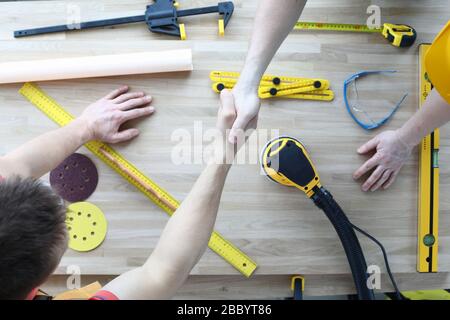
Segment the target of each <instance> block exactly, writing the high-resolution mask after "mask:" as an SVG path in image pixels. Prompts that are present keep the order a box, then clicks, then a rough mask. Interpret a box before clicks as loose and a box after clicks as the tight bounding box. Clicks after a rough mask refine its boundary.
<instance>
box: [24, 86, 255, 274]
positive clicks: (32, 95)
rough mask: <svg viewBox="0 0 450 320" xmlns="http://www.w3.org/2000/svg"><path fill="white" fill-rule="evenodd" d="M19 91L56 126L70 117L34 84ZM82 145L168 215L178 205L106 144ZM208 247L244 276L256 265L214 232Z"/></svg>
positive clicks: (63, 123) (67, 120)
mask: <svg viewBox="0 0 450 320" xmlns="http://www.w3.org/2000/svg"><path fill="white" fill-rule="evenodd" d="M19 92H20V93H21V94H22V95H23V96H24V97H25V98H27V99H28V100H29V101H30V102H31V103H32V104H34V105H35V106H36V107H37V108H39V109H40V110H41V111H42V112H43V113H44V114H46V115H47V116H48V117H49V118H50V119H51V120H53V121H54V122H56V123H57V124H58V125H60V126H65V125H67V124H68V123H69V122H71V121H72V120H73V119H74V117H73V116H72V115H71V114H70V113H68V112H67V111H65V110H64V109H63V108H62V107H61V106H60V105H59V104H58V103H57V102H56V101H55V100H53V99H52V98H51V97H49V96H48V95H47V94H46V93H45V92H44V91H42V90H41V89H40V88H39V87H38V86H37V85H35V84H32V83H26V84H24V86H23V87H22V88H21V89H20V91H19ZM84 146H85V147H86V148H87V149H89V150H90V151H91V152H92V153H93V154H95V155H96V156H97V157H98V158H100V159H101V160H102V161H103V162H104V163H106V164H107V165H109V166H110V167H111V168H113V169H114V170H115V171H116V172H117V173H119V174H120V175H121V176H122V177H124V178H125V179H126V180H127V181H128V182H129V183H131V184H132V185H133V186H135V187H136V188H137V189H138V190H139V191H141V192H142V193H143V194H145V195H146V196H147V197H148V198H149V199H150V200H152V201H153V202H155V203H156V204H157V205H158V206H160V207H161V208H162V209H163V210H164V211H166V212H167V213H168V214H169V216H171V215H172V214H173V213H174V212H175V210H176V209H177V208H178V207H179V202H178V201H177V200H176V199H175V198H173V197H172V196H171V195H170V194H169V193H168V192H167V191H165V190H164V189H162V188H161V187H160V186H158V185H157V184H156V183H155V182H153V181H152V180H151V179H150V178H148V177H147V176H146V175H144V174H143V173H142V172H141V171H139V169H137V168H136V167H135V166H134V165H133V164H132V163H130V162H129V161H128V160H126V159H125V158H124V157H123V156H122V155H120V154H119V153H118V152H117V151H115V150H114V149H113V148H112V147H110V146H109V145H107V144H106V143H103V142H100V141H91V142H88V143H86V144H85V145H84ZM208 246H209V248H211V249H212V250H213V251H214V252H216V253H217V254H218V255H220V256H221V257H222V258H223V259H225V261H227V262H228V263H230V264H231V265H232V266H233V267H235V268H236V269H237V270H239V271H240V272H241V273H242V274H243V275H245V276H246V277H250V276H251V275H252V273H253V272H254V271H255V269H256V268H257V264H256V263H255V262H254V261H253V260H252V259H250V258H249V257H248V256H247V255H246V254H244V253H243V252H242V251H241V250H239V249H238V248H237V247H236V246H234V245H233V244H232V243H231V242H230V241H228V240H226V239H225V238H223V237H222V235H220V234H219V233H218V232H217V231H214V232H213V233H212V235H211V239H210V240H209V243H208Z"/></svg>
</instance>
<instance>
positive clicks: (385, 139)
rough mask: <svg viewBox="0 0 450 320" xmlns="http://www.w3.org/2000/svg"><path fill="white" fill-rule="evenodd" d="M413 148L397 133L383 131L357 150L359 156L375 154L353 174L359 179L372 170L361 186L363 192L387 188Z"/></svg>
mask: <svg viewBox="0 0 450 320" xmlns="http://www.w3.org/2000/svg"><path fill="white" fill-rule="evenodd" d="M412 149H413V146H411V145H409V144H407V143H405V142H404V141H402V139H401V138H400V135H399V133H398V130H397V131H385V132H382V133H380V134H379V135H377V136H376V137H375V138H373V139H372V140H370V141H368V142H367V143H365V144H364V145H362V146H361V147H360V148H359V149H358V153H359V154H366V153H368V152H370V151H373V150H375V151H376V152H375V154H374V155H373V156H372V157H371V158H370V159H369V160H367V161H366V163H364V164H363V165H362V166H361V167H360V168H359V169H358V170H356V171H355V172H354V173H353V178H354V179H355V180H356V179H359V178H361V176H363V175H364V174H366V173H368V172H369V171H371V170H372V169H374V170H373V172H372V174H371V175H370V177H369V178H368V179H367V180H366V181H365V182H364V184H363V185H362V190H363V191H369V190H370V191H375V190H377V189H379V188H380V187H382V188H383V189H387V188H389V186H390V185H391V184H392V183H393V182H394V180H395V178H396V177H397V175H398V172H399V171H400V169H401V168H402V166H403V164H404V163H405V162H406V160H407V159H408V157H409V155H410V154H411V151H412Z"/></svg>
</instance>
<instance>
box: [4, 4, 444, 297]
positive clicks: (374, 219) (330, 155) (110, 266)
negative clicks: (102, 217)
mask: <svg viewBox="0 0 450 320" xmlns="http://www.w3.org/2000/svg"><path fill="white" fill-rule="evenodd" d="M372 2H373V3H374V4H378V5H380V6H381V8H382V20H383V22H393V23H405V24H410V25H412V26H414V27H415V28H416V30H417V32H418V39H417V41H416V43H415V44H414V45H413V46H412V47H411V48H407V49H399V48H396V47H393V46H391V45H389V44H387V42H386V40H385V39H384V38H382V37H381V36H378V35H376V34H350V33H330V32H315V31H308V32H300V31H293V32H292V33H291V34H290V35H289V37H288V38H287V40H286V41H285V42H284V44H283V45H282V47H281V49H280V50H279V52H278V53H277V55H276V56H275V58H274V59H273V61H272V63H271V65H270V66H269V69H268V72H269V73H272V74H278V75H290V76H304V77H316V78H325V79H328V80H329V81H330V83H331V87H332V89H333V90H334V92H335V95H336V97H335V99H334V101H333V102H314V101H300V100H264V101H263V104H262V107H261V112H260V120H259V127H260V128H261V129H276V130H278V132H279V134H283V135H291V136H294V137H297V138H299V139H300V140H301V141H302V142H303V143H304V144H305V145H306V146H307V148H308V150H309V152H310V154H311V156H312V158H313V161H314V162H315V164H316V167H317V169H318V171H319V174H320V176H321V180H322V183H323V185H325V186H326V187H327V188H328V189H329V190H330V191H331V192H332V193H333V195H334V197H335V198H336V199H337V201H338V202H339V203H340V205H341V206H342V208H343V209H344V210H345V212H346V213H347V215H348V216H349V218H350V219H351V220H352V222H353V223H354V224H356V225H358V226H360V227H361V228H363V229H365V230H366V231H368V232H370V233H371V234H372V235H373V236H375V237H377V238H378V239H379V240H380V241H381V242H382V243H383V244H384V245H385V247H386V249H387V251H388V253H389V257H390V262H391V268H392V270H393V272H395V273H399V274H414V272H415V270H416V242H417V238H416V236H417V230H416V229H417V171H418V167H417V163H418V157H417V152H416V151H415V152H414V156H413V157H411V159H410V160H409V161H408V162H407V164H406V165H405V166H404V168H403V169H402V171H401V175H400V176H399V177H398V179H397V181H396V182H395V183H394V185H393V186H392V187H391V188H390V189H389V190H388V191H383V192H374V193H363V192H361V191H360V185H359V184H358V183H356V182H354V181H353V180H352V176H351V174H352V172H353V171H354V170H355V169H356V168H358V167H359V166H360V165H361V164H362V163H363V162H364V161H365V160H366V157H363V156H358V155H357V154H356V149H357V147H358V146H359V145H361V144H362V143H363V142H365V141H367V140H368V139H369V138H371V137H373V136H374V135H376V134H377V133H379V132H381V130H375V131H370V132H367V131H364V130H363V129H361V128H360V127H358V126H357V125H356V124H355V123H354V122H353V121H352V120H351V118H350V117H349V115H348V113H347V111H346V110H345V106H344V103H343V96H342V87H343V81H344V80H345V79H346V78H347V77H348V76H350V75H351V74H353V73H355V72H358V71H362V70H386V69H395V70H397V71H398V73H397V74H396V75H395V77H393V78H392V79H391V80H390V81H389V82H383V83H374V84H373V86H371V87H369V88H366V92H368V93H369V94H371V95H372V99H374V100H379V103H380V105H381V104H386V103H394V102H395V100H396V97H397V96H398V94H399V92H408V94H409V95H408V97H407V99H406V101H405V102H404V103H403V105H402V106H401V108H400V109H399V111H398V112H397V113H396V114H395V116H394V117H393V119H392V121H390V122H389V123H388V124H387V125H386V126H384V127H383V128H382V130H385V129H395V128H398V127H399V126H400V125H401V124H402V123H403V122H404V121H405V120H406V119H408V118H409V117H410V116H411V115H412V114H413V113H414V111H415V110H416V109H417V107H418V104H417V101H418V90H417V88H418V64H417V62H418V45H419V44H420V43H422V42H431V41H432V40H433V37H434V35H436V34H437V32H438V31H439V30H440V29H441V28H442V26H443V25H444V24H445V23H446V21H447V20H448V17H449V14H448V13H450V9H449V8H450V6H449V1H447V0H430V1H426V2H425V1H416V2H412V1H406V0H404V1H401V0H395V1H372ZM370 3H371V1H354V0H340V1H335V0H314V1H310V2H309V3H308V4H307V7H306V8H305V10H304V13H303V15H302V20H305V21H321V22H337V23H365V20H366V17H367V15H366V8H367V6H368V5H369V4H370ZM146 4H148V1H142V0H138V1H131V0H122V1H113V0H102V1H100V0H99V1H95V2H92V1H70V2H69V1H67V2H66V1H18V2H2V3H0V21H1V22H2V28H0V60H1V61H14V60H31V59H45V58H59V57H72V56H81V55H98V54H110V53H127V52H141V51H152V50H165V49H174V48H192V50H193V59H194V71H192V72H190V73H174V74H159V75H138V76H121V77H109V78H96V79H79V80H67V81H52V82H41V83H39V85H40V86H41V87H42V88H43V89H44V90H45V91H46V92H47V93H49V94H50V95H51V96H52V97H54V98H55V99H56V100H57V101H58V102H59V103H60V104H61V105H63V106H64V107H65V108H67V110H69V111H70V112H72V113H73V114H75V115H78V114H80V113H81V112H82V110H83V109H84V108H85V107H86V106H87V105H88V104H89V103H90V102H93V101H95V100H96V99H97V98H100V97H101V96H103V95H104V94H106V93H107V92H108V91H110V90H112V89H114V88H115V87H117V86H118V85H120V84H128V85H130V86H131V87H132V89H134V90H145V91H146V92H148V93H150V94H151V95H152V96H153V98H154V103H153V105H154V106H155V107H156V109H157V112H156V114H155V115H154V116H153V117H151V118H149V119H146V120H143V121H139V122H136V123H135V124H136V126H137V127H138V128H139V129H140V130H141V132H142V133H141V135H140V136H139V137H138V138H137V139H136V140H134V141H133V142H131V143H129V144H122V145H118V146H116V148H117V149H118V150H119V151H120V152H121V153H122V154H124V155H125V156H126V157H127V158H128V159H129V160H130V161H132V162H133V163H134V164H135V165H136V166H137V167H138V168H140V169H141V170H142V171H143V172H144V173H146V174H147V175H148V176H149V177H151V178H152V179H153V180H155V181H156V182H158V183H159V184H160V185H161V186H163V187H164V188H165V189H166V190H168V191H169V192H170V193H171V194H172V195H174V196H175V197H176V198H177V199H179V200H182V199H183V198H184V197H185V196H186V195H187V193H188V192H189V190H190V188H191V187H192V185H193V183H194V181H195V180H196V178H197V176H198V175H199V173H200V172H201V170H202V168H203V165H201V164H195V163H194V164H183V165H176V164H174V163H173V161H172V152H173V150H174V147H175V146H176V145H177V141H174V139H173V135H174V132H175V133H176V132H177V131H176V130H180V129H184V130H187V131H188V132H190V133H191V134H193V132H194V128H195V127H196V126H199V125H202V127H203V130H207V129H208V128H211V127H213V126H214V123H215V117H216V111H217V107H218V105H219V100H218V96H217V94H216V93H214V92H213V91H212V90H211V89H210V80H209V78H208V74H209V72H210V71H211V70H227V71H239V70H240V69H241V67H242V65H243V62H244V59H245V55H246V51H247V41H248V38H249V36H250V33H251V29H252V21H253V16H254V13H255V7H256V4H257V1H254V0H247V1H244V0H235V1H234V4H235V12H234V15H233V17H232V19H231V22H230V24H229V26H228V27H227V29H226V34H225V37H219V36H218V35H217V21H216V17H215V16H214V15H209V16H203V17H195V18H190V19H189V18H187V19H185V20H184V21H185V23H186V29H187V35H188V40H187V41H180V40H177V39H175V38H172V37H170V36H163V35H157V34H154V33H151V32H149V31H148V30H147V27H146V26H145V24H131V25H123V26H117V27H114V28H106V29H96V30H89V31H81V32H74V33H67V34H54V35H45V36H39V37H33V38H24V39H14V38H13V36H12V34H13V31H14V30H17V29H24V28H31V27H39V26H45V25H52V24H59V23H65V21H66V16H67V12H73V10H74V9H73V8H74V5H79V8H81V9H80V11H79V12H80V13H81V17H82V20H83V21H85V20H92V19H98V18H109V17H117V16H127V15H136V14H142V13H143V11H144V10H145V6H146ZM211 4H214V1H187V0H186V1H181V6H182V7H183V8H189V7H194V6H200V5H211ZM0 73H1V70H0ZM369 81H370V80H369ZM394 81H395V82H394ZM19 88H20V84H12V85H1V86H0V106H1V107H0V115H1V117H0V141H1V143H0V154H4V153H6V152H8V151H10V150H12V149H13V148H14V147H17V146H18V145H20V144H21V143H24V142H25V141H27V140H29V139H31V138H33V137H35V136H37V135H39V134H42V133H44V132H46V131H48V130H51V129H54V128H56V125H55V124H54V123H53V122H52V121H51V120H49V119H48V118H47V117H46V116H44V115H43V114H42V113H40V112H39V111H38V110H37V109H36V108H35V107H34V106H32V105H31V104H30V103H29V102H27V101H26V100H25V99H24V98H23V97H22V96H21V95H20V94H18V92H17V90H18V89H19ZM449 136H450V131H449V128H448V126H447V127H444V128H443V129H442V131H441V149H440V167H441V183H440V192H441V201H440V226H439V241H440V246H439V270H440V271H442V272H448V271H450V247H449V245H448V243H449V242H450V212H449V210H450V202H449V201H448V200H447V197H446V195H448V194H449V193H450V154H449V153H450V148H449V145H450V140H449ZM260 140H261V141H259V143H260V145H264V144H265V142H266V141H267V138H265V139H264V138H262V139H260ZM191 145H192V146H193V147H199V146H200V145H201V142H199V141H192V143H191ZM80 152H82V153H85V154H87V155H90V154H89V151H87V150H86V149H81V150H80ZM91 158H92V159H93V160H94V162H95V163H96V164H97V166H98V169H99V172H100V179H99V186H98V188H97V190H96V192H95V193H94V195H93V196H92V197H91V198H90V199H89V201H90V202H92V203H94V204H96V205H98V206H99V207H100V208H101V209H102V210H103V211H104V212H105V214H106V217H107V219H108V222H109V229H108V234H107V238H106V240H105V241H104V243H103V244H102V245H101V246H100V247H99V248H98V249H96V250H94V251H92V252H89V253H78V252H74V251H72V250H68V251H67V253H66V254H65V256H64V258H63V260H62V262H61V265H60V266H59V268H58V269H57V271H56V273H57V274H65V272H66V268H67V266H69V265H78V266H80V267H81V271H82V273H83V274H94V275H115V274H119V273H122V272H124V271H126V270H129V269H131V268H134V267H137V266H140V265H141V264H142V263H143V262H144V261H145V259H146V258H147V257H148V255H149V254H150V253H151V251H152V249H153V248H154V246H155V244H156V242H157V240H158V238H159V236H160V234H161V230H162V229H163V227H164V225H165V223H166V222H167V219H168V217H167V216H166V215H165V214H164V213H163V212H162V210H161V209H159V207H157V206H156V205H154V204H153V203H151V202H150V201H149V200H148V199H147V198H146V197H145V196H144V195H143V194H141V193H139V192H137V191H136V190H135V189H134V187H132V186H131V185H129V184H128V183H127V182H126V181H125V180H123V179H122V178H121V177H119V176H118V175H117V174H115V173H114V172H113V171H112V170H111V169H110V168H109V167H107V166H105V165H104V164H103V163H101V162H100V161H99V160H98V159H96V158H94V157H93V156H92V157H91ZM44 179H48V178H47V177H44ZM216 230H218V231H219V232H221V233H222V234H223V235H224V236H225V237H226V238H227V239H229V240H231V241H232V242H233V243H234V244H235V245H237V246H238V247H239V248H241V249H242V250H243V251H244V252H246V253H247V254H248V255H249V256H250V257H252V258H253V259H254V260H255V261H256V262H257V263H258V265H259V267H258V269H257V271H256V274H257V275H259V276H262V275H290V274H298V273H299V274H304V275H306V276H308V275H310V276H316V277H317V276H320V275H327V276H331V275H343V274H348V273H349V267H348V263H347V259H346V258H345V255H344V252H343V249H342V247H341V244H340V242H339V240H338V238H337V235H336V233H335V232H334V230H333V228H332V226H331V225H330V223H329V222H328V220H327V219H326V217H325V216H324V214H323V213H322V212H321V211H319V210H318V209H317V208H316V207H315V206H314V204H313V203H312V201H311V200H309V199H307V198H306V197H305V196H304V195H303V194H302V193H301V192H299V191H297V190H294V189H289V188H285V187H282V186H279V185H276V184H274V183H270V182H269V181H268V180H267V178H266V177H264V176H263V175H261V174H260V169H259V165H258V164H245V165H236V166H234V167H233V168H232V170H231V172H230V175H229V177H228V180H227V182H226V185H225V189H224V192H223V197H222V202H221V206H220V212H219V216H218V219H217V223H216ZM361 242H362V245H363V247H364V251H365V255H366V259H367V262H368V264H377V265H379V266H380V267H381V269H382V270H385V269H384V264H383V260H382V256H381V253H380V251H379V249H378V248H377V247H376V246H375V245H374V244H372V243H371V242H370V241H367V240H366V239H364V238H361ZM383 272H384V271H383ZM193 274H195V275H237V271H236V270H235V269H234V268H232V267H231V266H230V265H228V264H227V263H226V262H225V261H224V260H222V259H221V258H220V257H219V256H217V255H216V254H215V253H213V252H212V251H210V250H208V251H207V252H206V254H205V255H204V256H203V258H202V259H201V261H200V262H199V263H198V265H197V266H196V267H195V268H194V270H193ZM427 276H429V275H422V276H418V277H417V278H416V277H412V278H415V279H417V280H420V281H418V284H417V286H418V287H423V286H427ZM442 281H443V282H442V283H443V284H445V283H447V284H448V282H449V280H448V278H447V277H445V279H443V280H442ZM326 285H327V286H328V288H329V287H333V283H332V282H331V283H330V282H328V283H327V284H326ZM351 287H352V284H351V283H349V288H350V289H349V290H351ZM389 288H390V286H388V287H387V289H389Z"/></svg>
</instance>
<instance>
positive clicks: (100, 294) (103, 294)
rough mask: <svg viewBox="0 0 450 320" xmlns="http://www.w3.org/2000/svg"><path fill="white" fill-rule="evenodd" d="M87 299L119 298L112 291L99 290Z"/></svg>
mask: <svg viewBox="0 0 450 320" xmlns="http://www.w3.org/2000/svg"><path fill="white" fill-rule="evenodd" d="M89 300H119V298H118V297H117V296H116V295H115V294H114V293H112V292H109V291H106V290H100V291H99V292H97V293H96V294H95V295H93V296H92V297H90V298H89Z"/></svg>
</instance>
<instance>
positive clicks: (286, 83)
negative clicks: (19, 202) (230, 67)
mask: <svg viewBox="0 0 450 320" xmlns="http://www.w3.org/2000/svg"><path fill="white" fill-rule="evenodd" d="M209 78H210V79H211V81H213V84H212V89H213V90H214V91H215V92H217V93H219V92H220V91H222V90H223V89H225V88H226V89H232V88H233V87H234V86H235V85H236V83H237V81H238V79H239V72H228V71H212V72H211V73H210V75H209ZM329 87H330V83H329V81H328V80H325V79H310V78H298V77H279V76H273V75H268V74H265V75H263V76H262V78H261V82H260V85H259V89H258V96H259V97H260V98H262V99H267V98H274V97H277V98H288V99H307V100H322V101H331V100H333V98H334V93H333V91H332V90H329Z"/></svg>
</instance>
